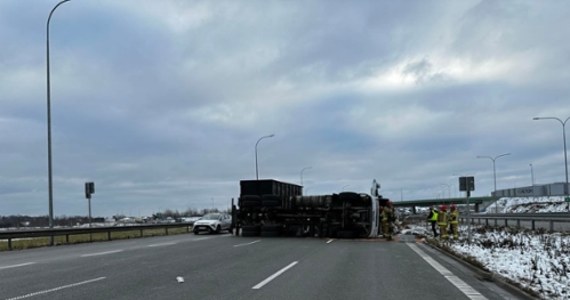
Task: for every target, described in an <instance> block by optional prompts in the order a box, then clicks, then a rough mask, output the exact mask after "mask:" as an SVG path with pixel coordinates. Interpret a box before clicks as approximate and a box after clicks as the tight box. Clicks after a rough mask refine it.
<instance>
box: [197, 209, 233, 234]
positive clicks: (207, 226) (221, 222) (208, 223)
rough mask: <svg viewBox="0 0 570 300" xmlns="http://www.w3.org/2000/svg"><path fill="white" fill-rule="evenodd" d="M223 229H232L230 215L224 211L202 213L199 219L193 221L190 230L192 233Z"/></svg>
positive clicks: (216, 231) (212, 231)
mask: <svg viewBox="0 0 570 300" xmlns="http://www.w3.org/2000/svg"><path fill="white" fill-rule="evenodd" d="M224 230H227V231H228V232H231V231H232V217H231V216H230V215H229V214H225V213H210V214H207V215H204V216H203V217H202V218H200V220H198V221H196V222H194V227H193V229H192V231H193V232H194V234H199V233H200V232H204V231H205V232H208V233H220V232H222V231H224Z"/></svg>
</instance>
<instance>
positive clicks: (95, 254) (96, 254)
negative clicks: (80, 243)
mask: <svg viewBox="0 0 570 300" xmlns="http://www.w3.org/2000/svg"><path fill="white" fill-rule="evenodd" d="M118 252H123V249H119V250H112V251H105V252H97V253H88V254H83V255H81V257H90V256H99V255H107V254H113V253H118Z"/></svg>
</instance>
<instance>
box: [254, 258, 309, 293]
mask: <svg viewBox="0 0 570 300" xmlns="http://www.w3.org/2000/svg"><path fill="white" fill-rule="evenodd" d="M297 263H298V261H294V262H292V263H290V264H289V265H288V266H286V267H285V268H283V269H281V270H279V271H277V273H275V274H273V275H271V276H269V277H267V278H266V279H265V280H263V281H262V282H260V283H258V284H257V285H255V286H254V287H252V288H251V289H252V290H259V289H260V288H262V287H263V286H264V285H266V284H268V283H269V282H271V280H273V279H275V278H277V276H279V275H281V274H283V273H284V272H285V271H287V270H289V269H291V268H292V267H293V266H295V265H296V264H297Z"/></svg>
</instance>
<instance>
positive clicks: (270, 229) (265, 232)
mask: <svg viewBox="0 0 570 300" xmlns="http://www.w3.org/2000/svg"><path fill="white" fill-rule="evenodd" d="M281 227H282V226H281V224H266V225H263V226H261V236H264V237H276V236H280V235H281Z"/></svg>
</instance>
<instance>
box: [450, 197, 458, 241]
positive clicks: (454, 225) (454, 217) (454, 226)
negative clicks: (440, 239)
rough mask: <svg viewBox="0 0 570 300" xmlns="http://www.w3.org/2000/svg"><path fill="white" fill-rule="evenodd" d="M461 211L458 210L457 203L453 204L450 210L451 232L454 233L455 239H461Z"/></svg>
mask: <svg viewBox="0 0 570 300" xmlns="http://www.w3.org/2000/svg"><path fill="white" fill-rule="evenodd" d="M458 226H459V211H458V210H457V207H456V206H455V204H451V208H450V211H449V228H450V229H451V232H452V233H453V239H454V240H458V239H459V228H458Z"/></svg>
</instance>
